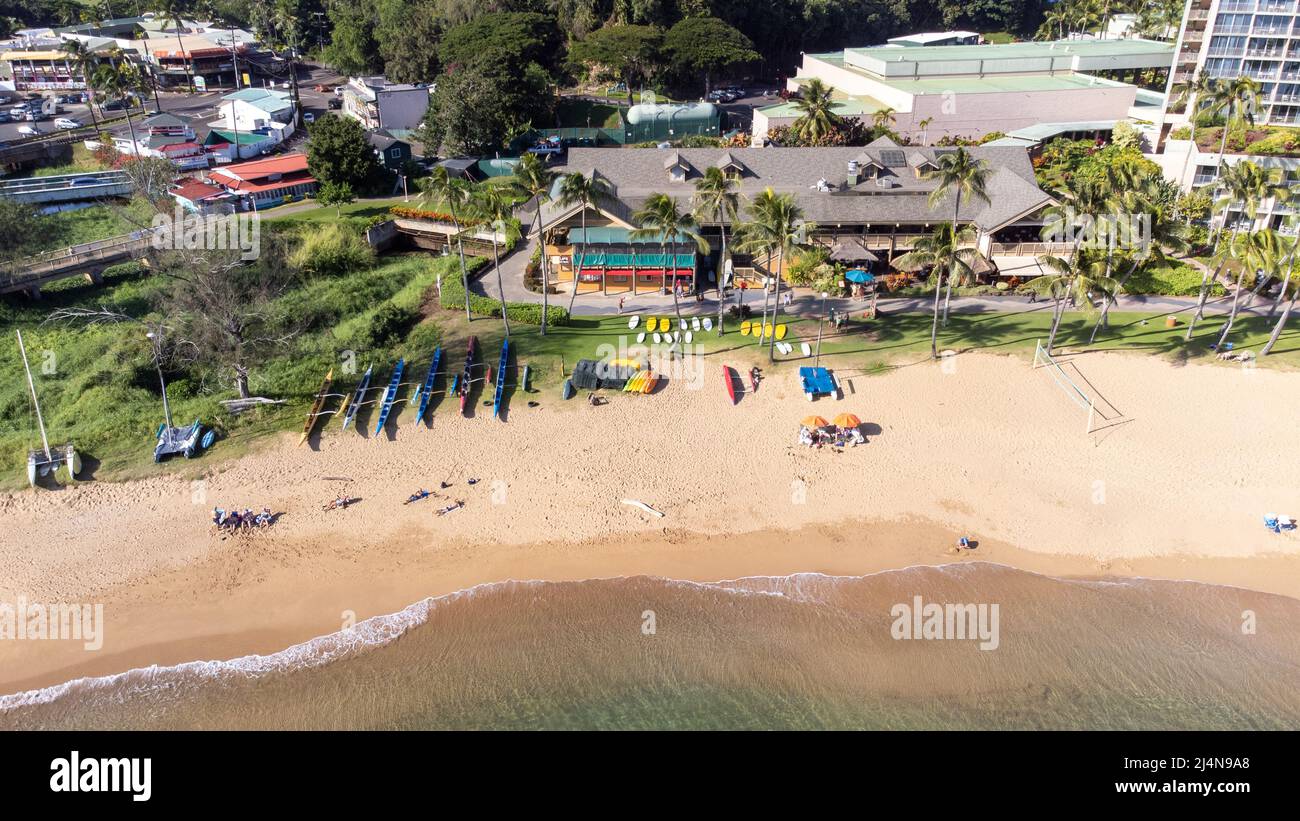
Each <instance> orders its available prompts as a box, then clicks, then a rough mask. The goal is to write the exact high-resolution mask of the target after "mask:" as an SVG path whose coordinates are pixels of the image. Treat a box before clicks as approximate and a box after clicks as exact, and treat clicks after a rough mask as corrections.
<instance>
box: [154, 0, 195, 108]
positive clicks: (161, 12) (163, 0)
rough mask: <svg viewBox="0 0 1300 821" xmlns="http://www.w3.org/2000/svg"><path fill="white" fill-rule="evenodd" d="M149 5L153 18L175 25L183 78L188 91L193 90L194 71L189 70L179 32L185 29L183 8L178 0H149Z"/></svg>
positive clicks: (188, 62)
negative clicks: (183, 67)
mask: <svg viewBox="0 0 1300 821" xmlns="http://www.w3.org/2000/svg"><path fill="white" fill-rule="evenodd" d="M150 5H151V6H152V8H151V10H152V11H153V13H154V17H155V19H157V20H159V21H161V22H162V23H163V24H164V25H172V26H176V45H177V47H178V48H179V49H180V55H181V60H182V61H184V65H185V78H186V80H187V81H188V82H189V86H190V91H193V90H194V73H193V72H192V71H190V58H189V55H188V54H186V53H185V41H184V40H182V39H181V32H182V31H183V30H184V29H185V21H184V20H183V19H181V15H182V14H184V9H183V8H182V7H181V4H180V2H179V0H151V3H150Z"/></svg>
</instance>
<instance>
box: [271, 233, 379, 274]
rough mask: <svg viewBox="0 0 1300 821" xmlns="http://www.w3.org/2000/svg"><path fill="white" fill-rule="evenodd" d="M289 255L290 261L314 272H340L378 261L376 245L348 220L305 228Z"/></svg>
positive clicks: (357, 268) (298, 267)
mask: <svg viewBox="0 0 1300 821" xmlns="http://www.w3.org/2000/svg"><path fill="white" fill-rule="evenodd" d="M300 237H301V240H300V243H299V245H298V247H297V248H295V249H294V251H293V253H292V254H290V255H289V264H290V265H292V266H294V267H295V268H297V269H298V270H300V271H302V272H303V273H306V274H310V275H311V276H339V275H341V274H346V273H350V272H353V271H359V270H365V269H367V268H370V267H371V266H372V265H374V264H375V249H373V248H371V247H370V244H369V243H367V242H366V239H365V237H364V236H362V234H361V233H360V232H359V231H358V230H357V229H356V228H354V227H352V226H350V225H347V224H345V223H331V224H328V225H326V226H324V227H323V228H320V227H312V228H311V229H310V230H304V231H303V232H302V234H301V235H300Z"/></svg>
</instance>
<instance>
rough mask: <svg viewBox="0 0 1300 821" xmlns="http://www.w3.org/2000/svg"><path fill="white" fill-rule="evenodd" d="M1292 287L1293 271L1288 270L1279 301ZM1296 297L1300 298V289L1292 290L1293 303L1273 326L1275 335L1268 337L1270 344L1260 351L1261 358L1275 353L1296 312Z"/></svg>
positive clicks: (1290, 303)
mask: <svg viewBox="0 0 1300 821" xmlns="http://www.w3.org/2000/svg"><path fill="white" fill-rule="evenodd" d="M1288 285H1291V271H1290V269H1289V268H1288V269H1287V272H1286V281H1284V282H1283V283H1282V290H1281V291H1279V292H1278V295H1277V296H1278V299H1279V300H1281V299H1282V297H1283V295H1284V294H1285V293H1286V289H1287V286H1288ZM1296 297H1300V287H1294V286H1292V288H1291V301H1290V302H1288V303H1287V304H1286V309H1285V310H1283V311H1282V316H1280V317H1278V320H1277V324H1276V325H1274V326H1273V333H1271V334H1269V335H1268V342H1266V343H1264V347H1263V348H1261V349H1260V351H1259V355H1260V356H1268V355H1269V354H1270V353H1272V352H1273V346H1274V345H1276V344H1277V340H1278V337H1280V336H1281V335H1282V329H1283V328H1285V327H1286V321H1287V320H1288V319H1290V317H1291V312H1292V311H1294V310H1295V302H1296Z"/></svg>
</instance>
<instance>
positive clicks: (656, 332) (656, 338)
mask: <svg viewBox="0 0 1300 821" xmlns="http://www.w3.org/2000/svg"><path fill="white" fill-rule="evenodd" d="M650 338H651V339H653V340H654V341H655V344H656V345H658V344H659V343H660V342H662V341H663V337H661V336H660V335H659V332H658V331H655V335H654V336H652V337H650Z"/></svg>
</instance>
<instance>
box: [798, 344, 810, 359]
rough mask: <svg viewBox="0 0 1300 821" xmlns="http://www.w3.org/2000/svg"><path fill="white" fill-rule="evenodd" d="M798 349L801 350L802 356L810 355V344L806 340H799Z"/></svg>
mask: <svg viewBox="0 0 1300 821" xmlns="http://www.w3.org/2000/svg"><path fill="white" fill-rule="evenodd" d="M799 350H801V351H803V355H804V356H812V345H809V344H808V343H807V342H800V343H799Z"/></svg>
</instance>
